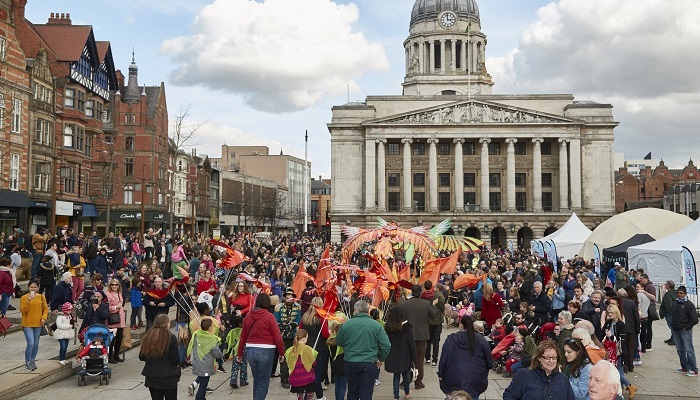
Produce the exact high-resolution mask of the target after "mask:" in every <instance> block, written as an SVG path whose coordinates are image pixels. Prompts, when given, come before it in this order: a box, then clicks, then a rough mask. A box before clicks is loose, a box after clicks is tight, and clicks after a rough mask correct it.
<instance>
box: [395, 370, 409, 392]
mask: <svg viewBox="0 0 700 400" xmlns="http://www.w3.org/2000/svg"><path fill="white" fill-rule="evenodd" d="M401 378H403V393H404V394H409V393H410V392H411V370H410V369H409V370H408V371H406V372H404V373H398V372H394V398H395V399H398V398H399V384H400V383H401Z"/></svg>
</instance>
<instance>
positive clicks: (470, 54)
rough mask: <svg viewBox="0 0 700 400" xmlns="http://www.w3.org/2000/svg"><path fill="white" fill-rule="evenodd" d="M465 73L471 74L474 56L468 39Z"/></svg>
mask: <svg viewBox="0 0 700 400" xmlns="http://www.w3.org/2000/svg"><path fill="white" fill-rule="evenodd" d="M467 49H468V51H467V72H469V73H471V72H472V70H473V68H472V57H473V55H474V50H473V47H472V41H471V39H469V41H468V42H467Z"/></svg>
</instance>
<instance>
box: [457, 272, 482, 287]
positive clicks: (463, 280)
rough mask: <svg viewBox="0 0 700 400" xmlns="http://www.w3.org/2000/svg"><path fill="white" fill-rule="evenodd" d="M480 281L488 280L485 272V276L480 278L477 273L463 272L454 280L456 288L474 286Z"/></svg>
mask: <svg viewBox="0 0 700 400" xmlns="http://www.w3.org/2000/svg"><path fill="white" fill-rule="evenodd" d="M479 281H484V282H485V281H486V274H484V276H483V278H481V279H479V278H477V277H476V275H472V274H462V275H460V276H458V277H457V279H455V282H454V289H455V290H457V289H461V288H463V287H465V286H466V287H470V288H471V287H474V286H476V285H478V284H479Z"/></svg>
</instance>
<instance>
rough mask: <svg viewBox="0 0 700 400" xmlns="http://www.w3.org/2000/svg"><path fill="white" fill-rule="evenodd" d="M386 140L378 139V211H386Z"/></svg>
mask: <svg viewBox="0 0 700 400" xmlns="http://www.w3.org/2000/svg"><path fill="white" fill-rule="evenodd" d="M385 143H386V139H377V209H378V211H386V158H385V156H386V154H385V151H384V144H385Z"/></svg>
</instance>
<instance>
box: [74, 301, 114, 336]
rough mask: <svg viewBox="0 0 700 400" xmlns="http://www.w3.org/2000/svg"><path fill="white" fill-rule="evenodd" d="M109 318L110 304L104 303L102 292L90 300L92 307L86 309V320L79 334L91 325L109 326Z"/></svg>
mask: <svg viewBox="0 0 700 400" xmlns="http://www.w3.org/2000/svg"><path fill="white" fill-rule="evenodd" d="M107 318H109V304H107V303H106V302H105V301H104V295H103V294H102V292H95V293H94V294H93V295H92V297H91V298H90V305H89V306H88V307H86V308H85V319H83V323H82V324H81V325H80V330H79V332H82V331H83V329H85V328H87V327H88V326H90V325H94V324H102V325H107Z"/></svg>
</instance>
